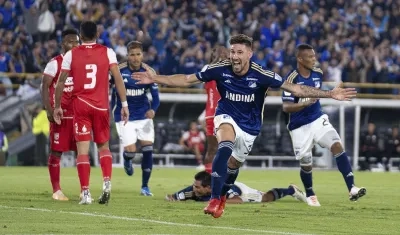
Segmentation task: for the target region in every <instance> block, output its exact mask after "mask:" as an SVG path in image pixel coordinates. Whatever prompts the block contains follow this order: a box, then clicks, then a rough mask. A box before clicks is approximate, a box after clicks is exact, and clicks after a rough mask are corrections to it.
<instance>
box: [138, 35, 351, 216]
mask: <svg viewBox="0 0 400 235" xmlns="http://www.w3.org/2000/svg"><path fill="white" fill-rule="evenodd" d="M252 42H253V39H252V38H250V37H248V36H246V35H243V34H239V35H235V36H232V37H231V38H230V40H229V43H230V45H231V48H230V55H229V57H230V60H224V61H221V62H219V63H216V64H213V65H210V66H208V67H207V68H205V69H203V70H202V71H201V72H199V73H196V74H190V75H184V74H177V75H170V76H162V75H154V74H152V73H151V72H149V71H147V72H138V73H134V74H133V75H132V76H133V77H134V78H135V79H137V80H140V83H153V82H157V83H159V84H165V85H169V86H178V87H186V86H191V85H193V84H197V83H200V82H208V81H211V80H215V81H216V82H217V88H218V91H219V93H220V94H221V99H220V100H219V101H218V107H217V110H216V113H215V117H214V126H215V129H216V135H217V140H218V151H217V155H216V157H215V159H214V161H213V165H212V174H211V176H212V180H211V188H212V194H211V200H210V201H209V203H208V206H207V207H205V208H204V213H206V214H211V215H212V216H213V217H214V218H218V217H220V216H221V215H222V213H223V212H224V208H225V203H226V193H227V192H228V190H229V185H231V184H233V183H234V182H235V180H236V178H237V176H238V174H239V167H240V166H241V165H242V163H243V162H244V161H245V159H246V156H247V155H248V154H249V152H250V151H251V148H252V146H253V142H254V139H255V138H256V136H257V135H258V134H259V132H260V129H261V126H262V119H263V118H262V117H263V111H264V99H265V97H266V95H267V90H268V89H269V88H281V89H283V90H285V91H288V92H291V93H293V94H294V95H295V96H298V97H310V98H319V97H321V98H323V97H327V98H334V99H337V100H350V99H351V98H352V97H354V96H355V95H356V93H357V92H356V91H355V90H354V89H353V88H346V89H343V88H340V87H336V88H335V89H333V90H330V91H323V90H320V89H316V88H314V87H310V86H305V85H297V84H293V83H289V82H284V81H283V80H282V77H280V76H279V75H278V74H276V73H274V72H271V71H269V70H264V69H263V68H262V67H261V66H260V65H258V64H257V63H254V62H251V61H250V58H251V57H252V55H253V52H252Z"/></svg>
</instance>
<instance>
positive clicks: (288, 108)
mask: <svg viewBox="0 0 400 235" xmlns="http://www.w3.org/2000/svg"><path fill="white" fill-rule="evenodd" d="M317 101H318V99H316V98H310V99H309V100H307V101H305V102H299V103H293V102H283V103H282V109H283V112H285V113H295V112H299V111H301V110H303V109H304V108H305V107H308V106H310V105H312V104H315V102H317Z"/></svg>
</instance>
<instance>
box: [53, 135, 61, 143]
mask: <svg viewBox="0 0 400 235" xmlns="http://www.w3.org/2000/svg"><path fill="white" fill-rule="evenodd" d="M59 139H60V134H59V133H54V141H53V142H54V143H55V144H59V142H58V140H59Z"/></svg>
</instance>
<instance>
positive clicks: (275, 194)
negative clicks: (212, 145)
mask: <svg viewBox="0 0 400 235" xmlns="http://www.w3.org/2000/svg"><path fill="white" fill-rule="evenodd" d="M288 195H290V196H292V197H294V198H296V199H297V200H299V201H302V202H307V200H306V195H305V193H303V192H302V191H301V190H300V189H299V188H298V187H297V186H296V185H294V184H291V185H289V187H287V188H273V189H271V190H269V191H268V192H262V191H259V190H257V189H253V188H250V187H249V186H247V185H245V184H243V183H240V182H235V184H233V185H231V187H230V189H229V190H228V192H227V195H226V196H227V199H226V203H244V202H273V201H276V200H278V199H281V198H283V197H285V196H288ZM210 199H211V174H210V173H208V172H206V171H200V172H198V173H197V174H196V175H195V176H194V182H193V185H191V186H188V187H186V188H184V189H182V190H180V191H178V192H176V193H173V194H168V195H166V196H165V200H167V201H186V200H194V201H202V202H203V201H209V200H210Z"/></svg>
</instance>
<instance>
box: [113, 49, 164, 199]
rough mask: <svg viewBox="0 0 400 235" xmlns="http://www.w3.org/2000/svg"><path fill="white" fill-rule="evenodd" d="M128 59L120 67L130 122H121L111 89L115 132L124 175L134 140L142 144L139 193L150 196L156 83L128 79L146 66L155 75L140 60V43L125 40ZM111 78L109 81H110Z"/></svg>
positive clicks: (130, 169)
mask: <svg viewBox="0 0 400 235" xmlns="http://www.w3.org/2000/svg"><path fill="white" fill-rule="evenodd" d="M127 48H128V61H127V62H124V63H121V64H119V70H120V72H121V74H122V77H123V79H124V83H125V87H126V98H127V101H128V108H129V113H130V116H129V121H128V123H127V124H126V125H124V121H123V120H122V118H121V113H120V112H118V111H117V112H114V111H115V110H120V109H121V108H122V103H121V100H120V98H119V96H118V95H117V90H116V89H113V95H112V106H113V116H114V121H115V123H116V127H117V131H118V134H119V137H120V139H121V142H122V143H121V144H122V145H123V146H124V168H125V172H126V174H127V175H129V176H131V175H133V166H132V159H133V158H134V157H135V154H136V142H137V140H139V141H140V145H141V146H142V154H143V159H142V189H141V192H140V194H141V195H144V196H153V194H152V193H151V192H150V189H149V187H148V183H149V179H150V175H151V170H152V168H153V143H154V124H153V118H154V115H155V112H156V111H157V108H158V106H159V105H160V99H159V96H158V86H157V84H156V83H152V84H148V85H142V84H140V85H139V84H136V83H137V81H136V80H134V79H132V78H131V74H132V73H134V72H141V71H146V69H149V70H150V71H152V72H153V73H154V74H155V71H154V70H153V69H152V68H150V67H149V66H148V65H146V64H145V63H142V60H143V46H142V43H141V42H138V41H132V42H130V43H128V46H127ZM113 81H114V80H113V78H112V79H111V80H110V82H111V83H113ZM147 91H150V93H151V96H152V98H153V99H152V101H151V103H150V102H149V99H148V98H147Z"/></svg>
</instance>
